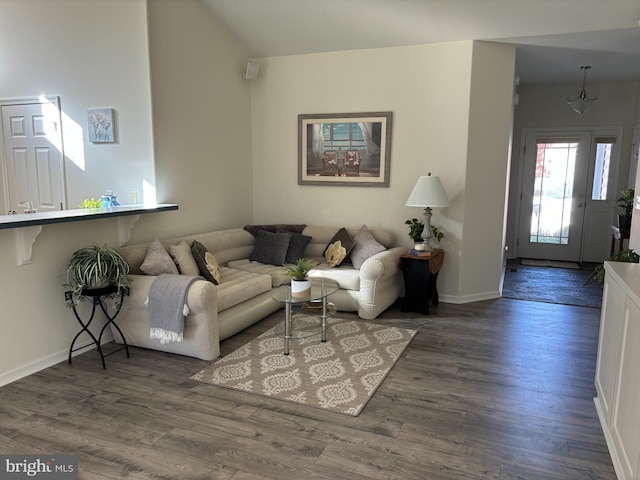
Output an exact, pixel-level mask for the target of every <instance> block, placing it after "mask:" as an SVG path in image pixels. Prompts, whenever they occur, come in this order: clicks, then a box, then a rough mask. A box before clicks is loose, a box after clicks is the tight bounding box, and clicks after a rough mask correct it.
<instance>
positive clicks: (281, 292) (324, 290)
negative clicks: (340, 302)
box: [271, 278, 340, 304]
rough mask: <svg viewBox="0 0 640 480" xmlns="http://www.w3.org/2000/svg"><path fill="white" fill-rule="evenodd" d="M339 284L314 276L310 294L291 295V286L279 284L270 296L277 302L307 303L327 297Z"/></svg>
mask: <svg viewBox="0 0 640 480" xmlns="http://www.w3.org/2000/svg"><path fill="white" fill-rule="evenodd" d="M338 288H340V285H338V282H336V281H334V280H328V279H325V278H322V279H321V278H314V279H312V280H311V294H310V295H309V296H306V297H292V296H291V286H290V285H281V286H279V287H278V288H276V289H274V290H272V291H271V297H272V298H273V299H274V300H276V301H277V302H282V303H291V304H297V303H307V302H315V301H318V300H322V299H323V298H325V297H328V296H329V295H331V294H332V293H335V292H336V291H337V290H338Z"/></svg>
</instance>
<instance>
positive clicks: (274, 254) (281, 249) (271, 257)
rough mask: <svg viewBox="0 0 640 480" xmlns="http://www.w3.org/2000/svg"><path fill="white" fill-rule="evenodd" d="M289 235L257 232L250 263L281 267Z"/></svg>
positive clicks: (287, 247) (285, 256)
mask: <svg viewBox="0 0 640 480" xmlns="http://www.w3.org/2000/svg"><path fill="white" fill-rule="evenodd" d="M290 239H291V233H290V232H287V233H273V232H267V231H266V230H258V232H257V233H256V244H255V247H254V248H253V252H251V256H250V257H249V260H251V261H252V262H260V263H267V264H269V265H282V264H283V263H284V262H285V260H286V258H287V250H288V249H289V240H290Z"/></svg>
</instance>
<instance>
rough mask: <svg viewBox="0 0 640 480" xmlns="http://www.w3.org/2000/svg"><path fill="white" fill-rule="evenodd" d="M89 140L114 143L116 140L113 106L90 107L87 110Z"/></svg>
mask: <svg viewBox="0 0 640 480" xmlns="http://www.w3.org/2000/svg"><path fill="white" fill-rule="evenodd" d="M87 124H88V128H89V141H90V142H91V143H114V142H115V141H116V134H115V132H116V126H115V114H114V109H113V108H90V109H88V110H87Z"/></svg>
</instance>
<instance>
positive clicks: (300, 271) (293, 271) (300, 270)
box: [283, 258, 319, 298]
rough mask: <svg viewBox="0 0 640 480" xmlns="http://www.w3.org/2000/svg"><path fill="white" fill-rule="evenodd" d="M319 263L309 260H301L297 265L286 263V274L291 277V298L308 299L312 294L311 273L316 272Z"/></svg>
mask: <svg viewBox="0 0 640 480" xmlns="http://www.w3.org/2000/svg"><path fill="white" fill-rule="evenodd" d="M318 265H319V262H318V261H316V260H313V259H308V258H299V259H298V261H297V262H296V263H285V264H284V265H283V268H284V271H285V273H286V274H287V275H288V276H289V277H291V296H292V297H298V298H305V297H308V296H309V295H310V293H311V280H310V279H309V272H311V271H312V270H314V269H315V268H316V267H317V266H318Z"/></svg>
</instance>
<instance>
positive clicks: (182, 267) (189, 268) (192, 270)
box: [169, 240, 200, 276]
mask: <svg viewBox="0 0 640 480" xmlns="http://www.w3.org/2000/svg"><path fill="white" fill-rule="evenodd" d="M169 254H170V255H171V257H172V258H173V261H174V262H175V264H176V265H177V266H178V271H179V272H180V273H181V274H182V275H191V276H196V275H200V269H199V268H198V264H197V263H196V261H195V260H194V259H193V255H192V253H191V248H190V247H189V244H188V243H187V242H185V241H184V240H182V241H181V242H180V243H178V244H177V245H171V246H170V247H169Z"/></svg>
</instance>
